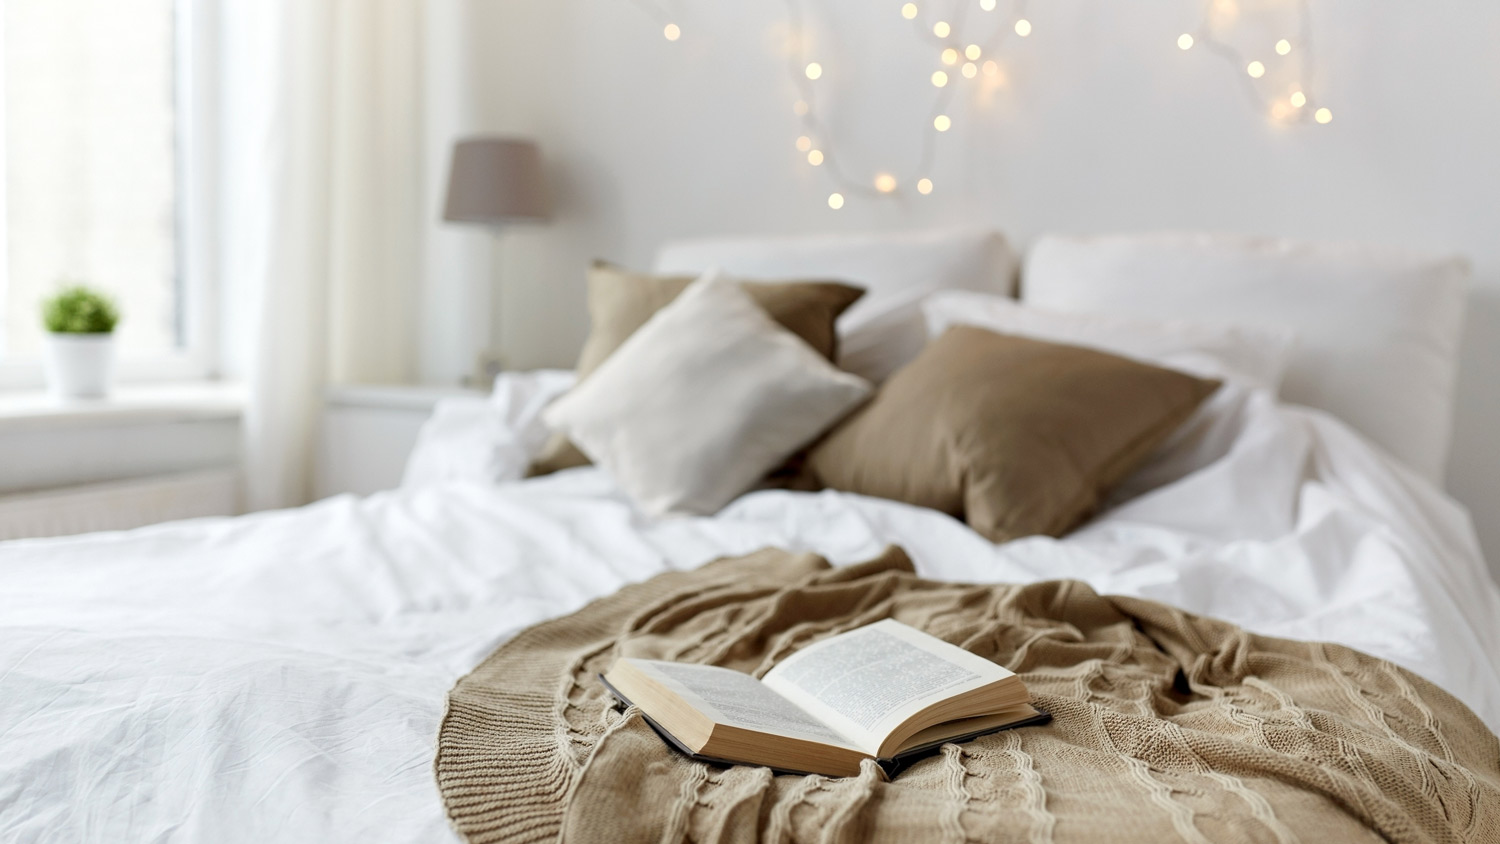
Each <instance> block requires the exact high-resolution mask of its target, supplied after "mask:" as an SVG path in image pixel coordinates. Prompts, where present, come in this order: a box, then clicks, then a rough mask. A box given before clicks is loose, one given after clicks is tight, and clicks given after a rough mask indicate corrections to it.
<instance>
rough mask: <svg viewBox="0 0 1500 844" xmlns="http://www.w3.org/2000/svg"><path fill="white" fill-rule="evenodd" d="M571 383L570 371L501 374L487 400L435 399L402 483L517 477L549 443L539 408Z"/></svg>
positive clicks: (497, 480) (406, 485)
mask: <svg viewBox="0 0 1500 844" xmlns="http://www.w3.org/2000/svg"><path fill="white" fill-rule="evenodd" d="M573 382H574V377H573V372H572V370H563V369H537V370H532V371H529V372H519V371H518V372H502V373H500V374H499V375H498V376H497V377H496V378H495V389H494V390H493V391H492V392H491V393H490V395H489V397H488V398H481V397H478V396H475V397H467V396H465V397H459V398H451V399H443V400H442V401H440V402H438V403H437V406H436V407H434V408H433V410H432V416H430V417H429V418H428V419H427V421H426V422H425V423H423V424H422V430H421V431H420V432H418V434H417V442H416V445H415V446H413V447H412V451H411V455H410V456H408V457H407V458H406V474H405V475H403V476H402V478H401V486H402V487H403V488H411V487H420V486H428V485H433V484H443V483H451V482H453V481H474V482H478V483H492V484H493V483H502V482H505V481H518V480H520V479H521V478H523V477H524V476H525V475H526V467H527V466H529V465H530V464H531V461H532V460H533V459H534V458H535V457H536V454H537V452H538V451H540V450H541V448H542V444H543V443H545V442H546V441H547V436H548V434H549V432H548V430H547V426H546V424H545V423H544V422H543V421H542V410H543V409H545V408H546V407H547V405H548V404H550V403H551V402H552V401H553V400H554V399H556V398H557V397H558V396H560V395H562V394H563V393H565V392H567V391H568V389H569V388H570V387H572V386H573Z"/></svg>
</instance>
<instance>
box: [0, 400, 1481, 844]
mask: <svg viewBox="0 0 1500 844" xmlns="http://www.w3.org/2000/svg"><path fill="white" fill-rule="evenodd" d="M512 377H513V379H514V381H513V383H511V384H510V386H511V387H512V388H515V389H517V390H519V394H525V395H529V396H530V398H531V399H532V400H531V401H530V402H529V405H528V406H536V405H538V404H539V403H538V402H536V401H534V399H535V392H536V391H535V384H534V383H530V382H528V381H527V380H526V377H524V376H512ZM528 384H530V386H528ZM514 410H515V409H514V408H510V409H508V410H507V412H510V413H514ZM512 421H515V422H518V423H519V422H524V420H514V419H513V420H512ZM519 439H521V440H527V439H528V438H527V437H525V436H521V437H519ZM1172 453H1173V455H1174V456H1173V457H1172V458H1171V459H1165V460H1158V461H1156V463H1155V464H1153V465H1152V466H1151V467H1149V468H1148V469H1147V470H1146V471H1144V472H1143V473H1141V474H1140V475H1138V476H1137V477H1136V478H1135V479H1134V480H1133V481H1132V486H1134V487H1135V488H1136V489H1140V488H1142V487H1146V486H1151V485H1153V484H1156V483H1163V482H1165V485H1164V486H1160V487H1158V488H1156V489H1154V491H1151V492H1148V493H1146V494H1144V495H1141V496H1139V497H1136V498H1133V499H1131V500H1129V501H1128V502H1127V503H1125V504H1124V505H1123V506H1120V507H1117V508H1115V509H1113V510H1111V511H1110V512H1108V513H1107V514H1106V515H1105V516H1104V517H1102V518H1101V519H1099V520H1097V521H1096V522H1094V523H1093V524H1091V525H1089V526H1087V527H1086V528H1084V529H1083V530H1081V531H1078V532H1077V533H1075V534H1073V535H1072V536H1070V537H1069V538H1067V539H1065V540H1062V541H1057V540H1052V539H1045V538H1038V539H1030V540H1025V541H1020V542H1014V543H1011V544H1008V545H1005V546H1000V547H996V546H994V545H992V544H990V543H989V542H987V541H985V540H984V539H982V538H980V537H979V536H978V535H977V534H974V533H973V532H972V531H970V530H968V529H967V528H966V527H964V526H963V525H962V524H960V523H958V522H956V521H954V520H952V519H950V518H948V517H946V516H943V515H940V514H938V513H935V512H932V511H926V510H921V509H918V508H914V507H909V506H905V505H901V504H897V503H894V502H888V501H879V500H875V499H868V498H861V497H857V496H852V495H844V494H838V493H833V492H825V493H820V494H796V493H787V492H778V491H771V492H758V493H754V494H751V495H747V496H745V497H743V498H741V499H740V500H739V501H737V502H735V503H734V504H732V505H731V506H730V507H729V508H728V509H727V510H726V511H725V512H723V513H722V514H720V515H719V516H717V517H714V518H691V519H676V520H669V521H663V522H656V523H651V522H647V521H645V520H643V519H641V518H640V517H638V516H637V515H635V514H634V513H633V512H632V510H631V508H630V507H629V506H628V505H627V504H626V503H625V502H624V501H623V499H622V498H621V496H620V495H619V493H618V491H617V490H616V489H615V488H614V487H613V485H612V484H611V483H610V481H609V480H608V478H607V477H605V476H604V475H603V474H602V473H600V472H598V471H597V470H593V469H581V470H574V471H571V472H566V473H562V474H559V475H556V476H552V477H549V478H543V479H538V480H534V481H528V482H525V483H506V484H500V485H495V484H491V483H484V482H473V481H464V480H449V481H445V482H442V483H436V484H430V485H425V486H420V487H418V488H413V489H406V490H402V491H397V492H392V493H387V494H381V495H376V496H373V497H371V498H368V499H363V500H358V499H354V498H348V497H344V498H337V499H333V500H330V501H327V502H324V503H321V504H318V505H315V506H312V507H307V508H303V509H300V510H292V511H286V512H279V513H268V514H261V515H254V516H248V517H244V518H240V519H228V520H206V521H197V522H184V523H179V524H175V525H167V526H162V527H158V528H152V529H147V530H141V531H136V532H132V533H126V534H113V535H98V536H92V537H82V538H75V539H66V540H55V541H39V542H23V543H11V544H8V545H0V840H3V841H7V842H27V841H48V842H56V841H120V842H125V841H130V842H136V841H216V842H233V841H246V842H250V841H254V842H262V841H278V842H328V841H346V840H347V841H383V842H407V841H410V842H418V841H422V842H431V841H443V840H452V839H453V837H454V836H453V834H452V832H451V831H450V830H449V829H448V827H447V823H446V820H445V818H444V815H443V811H442V808H441V804H440V802H439V798H438V794H437V790H436V786H435V785H434V782H433V778H432V773H431V758H432V748H433V740H434V736H435V734H436V730H437V726H438V721H439V718H440V717H441V715H442V711H443V704H444V695H445V693H446V691H447V690H448V688H449V687H450V686H451V685H452V684H453V682H454V681H455V680H456V679H457V678H458V677H459V676H460V675H462V674H463V673H465V672H466V671H468V670H469V669H470V668H472V667H473V666H474V665H475V664H476V663H477V662H478V661H479V660H480V659H482V658H483V657H484V656H485V655H486V654H487V653H488V652H489V651H490V650H491V649H492V648H494V647H495V646H496V645H498V644H500V643H501V642H503V641H505V640H506V638H507V637H509V636H511V635H513V634H514V633H515V632H516V631H518V630H520V629H521V628H523V627H525V626H527V625H530V624H533V623H536V622H538V621H541V620H543V619H547V618H552V617H555V616H558V615H561V614H564V613H567V612H569V611H571V610H574V609H577V608H578V607H580V606H582V605H583V604H584V603H586V602H587V601H589V600H591V599H594V598H597V597H600V596H603V595H607V594H609V593H611V592H613V591H614V590H616V589H618V588H619V587H620V586H622V585H624V584H626V583H630V582H633V581H639V580H642V579H645V578H647V577H650V576H651V575H653V574H656V573H658V572H661V571H663V570H666V569H668V568H676V569H686V568H690V567H693V566H697V565H700V564H702V563H703V562H705V561H707V560H710V559H713V558H715V557H719V556H723V555H729V554H742V553H747V552H750V551H753V550H755V549H758V548H761V547H764V546H768V545H774V546H781V547H785V548H793V549H811V550H815V551H817V552H819V553H822V554H825V555H827V556H828V557H830V558H831V559H832V560H833V561H835V562H836V563H850V562H855V561H859V560H862V559H865V558H868V557H870V556H872V555H874V554H875V553H877V552H878V551H879V550H880V549H881V548H882V547H883V546H884V545H886V544H887V543H899V544H901V545H903V546H905V547H906V548H907V549H908V550H909V551H910V552H911V553H912V556H913V557H914V559H915V561H916V563H917V566H918V568H919V570H920V571H921V572H922V573H923V574H925V575H927V576H930V577H936V578H947V579H957V580H968V581H984V582H991V581H994V582H1018V583H1019V582H1029V581H1035V580H1042V579H1049V578H1058V577H1072V578H1079V579H1082V580H1085V581H1088V582H1089V583H1091V584H1092V585H1093V586H1094V587H1095V588H1096V589H1099V590H1100V591H1103V592H1108V593H1119V594H1127V595H1139V596H1143V597H1148V598H1154V599H1158V600H1163V601H1168V602H1171V603H1173V604H1177V605H1179V606H1182V607H1185V608H1187V609H1189V610H1191V611H1194V612H1199V613H1206V614H1210V615H1214V616H1219V617H1223V618H1227V619H1230V620H1232V621H1235V622H1238V623H1240V624H1242V625H1244V626H1246V627H1248V628H1250V629H1252V630H1255V631H1259V632H1263V633H1267V634H1271V635H1277V636H1289V637H1296V638H1305V639H1320V640H1330V641H1335V642H1341V643H1344V644H1348V645H1351V646H1354V647H1356V648H1360V649H1362V650H1364V651H1367V652H1369V653H1373V654H1377V655H1379V656H1383V657H1386V658H1388V659H1391V660H1394V661H1395V662H1397V663H1399V664H1401V665H1404V666H1406V667H1408V668H1410V669H1412V670H1414V671H1417V672H1418V673H1420V674H1422V675H1424V676H1426V677H1428V678H1430V679H1432V680H1434V681H1436V682H1438V683H1439V684H1441V685H1443V686H1444V687H1445V688H1447V689H1449V690H1450V691H1452V692H1453V693H1454V694H1456V695H1457V696H1458V697H1459V698H1461V699H1462V700H1464V701H1465V702H1466V703H1467V704H1468V705H1469V706H1470V707H1472V708H1473V709H1474V710H1475V711H1476V712H1478V713H1479V715H1480V717H1481V718H1483V719H1484V720H1485V722H1486V723H1487V724H1488V725H1489V726H1490V727H1491V729H1496V728H1500V675H1497V671H1496V668H1495V666H1494V665H1493V664H1492V660H1491V659H1490V655H1493V654H1496V653H1500V621H1497V620H1500V594H1497V590H1496V588H1495V585H1494V584H1493V583H1492V582H1491V580H1490V579H1489V576H1488V574H1487V572H1486V571H1485V569H1484V566H1483V563H1482V560H1481V558H1480V554H1479V551H1478V550H1477V544H1476V542H1475V540H1474V535H1473V531H1472V529H1471V527H1470V525H1469V523H1468V520H1467V516H1466V515H1465V514H1464V512H1463V511H1462V510H1461V509H1460V508H1459V507H1458V506H1457V505H1455V504H1454V503H1453V502H1452V501H1450V500H1449V499H1448V498H1446V497H1445V496H1443V495H1442V494H1440V493H1438V492H1437V491H1436V490H1435V489H1433V488H1432V487H1431V486H1429V485H1428V484H1427V483H1426V482H1425V481H1422V480H1421V479H1419V478H1417V477H1416V476H1415V475H1414V474H1412V473H1410V472H1408V471H1406V470H1404V469H1402V468H1400V467H1399V466H1396V465H1395V464H1394V463H1393V462H1392V461H1390V460H1389V459H1387V458H1384V457H1382V456H1381V455H1379V454H1378V453H1377V452H1376V451H1375V450H1374V449H1372V448H1371V447H1370V446H1368V445H1367V444H1366V443H1365V442H1364V441H1363V440H1361V439H1360V438H1359V437H1358V436H1356V435H1354V434H1352V433H1350V432H1349V430H1348V429H1347V428H1346V427H1344V426H1343V425H1341V424H1339V423H1337V422H1336V421H1334V420H1332V419H1330V418H1328V417H1326V416H1323V415H1321V414H1318V413H1315V412H1311V411H1305V410H1298V409H1292V408H1282V407H1278V406H1277V405H1276V404H1275V403H1274V401H1273V400H1271V399H1270V398H1269V397H1268V396H1266V395H1265V394H1263V393H1256V392H1248V391H1244V390H1241V389H1239V388H1226V390H1225V391H1223V392H1222V393H1221V394H1220V395H1219V396H1218V397H1217V398H1216V399H1215V400H1214V406H1213V409H1212V412H1205V413H1204V414H1200V417H1199V418H1198V419H1197V420H1196V421H1195V422H1194V423H1192V424H1190V425H1189V426H1188V428H1187V429H1185V431H1184V432H1183V433H1182V434H1181V435H1180V436H1179V437H1178V438H1177V442H1176V444H1175V449H1174V450H1173V452H1172ZM513 469H514V467H512V470H513ZM506 471H511V470H506ZM1184 473H1185V474H1184Z"/></svg>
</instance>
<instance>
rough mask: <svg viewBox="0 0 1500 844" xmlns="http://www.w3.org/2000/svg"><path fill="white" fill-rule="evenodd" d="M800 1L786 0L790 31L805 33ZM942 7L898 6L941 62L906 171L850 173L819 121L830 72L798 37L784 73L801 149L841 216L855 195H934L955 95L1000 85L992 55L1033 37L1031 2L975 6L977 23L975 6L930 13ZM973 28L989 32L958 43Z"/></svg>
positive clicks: (934, 1)
mask: <svg viewBox="0 0 1500 844" xmlns="http://www.w3.org/2000/svg"><path fill="white" fill-rule="evenodd" d="M803 1H804V0H787V16H788V24H789V30H790V31H791V32H793V33H801V32H803V31H804V29H803V18H804V15H803V6H802V3H803ZM939 2H940V0H930V2H924V3H917V2H909V3H905V4H903V5H901V6H898V7H896V12H897V13H898V14H899V15H900V16H901V17H902V18H904V19H906V20H908V21H911V22H912V26H913V28H914V31H915V32H916V33H917V36H918V37H919V38H920V39H921V40H922V41H923V42H924V43H925V44H926V46H927V47H928V48H929V49H931V50H932V51H933V57H934V58H935V59H936V63H935V65H934V66H933V68H932V70H930V71H929V72H928V77H927V81H928V82H929V83H930V84H931V85H932V87H933V89H934V100H933V104H932V108H931V110H930V112H929V113H928V115H927V117H926V118H925V121H926V124H927V126H928V129H927V130H926V131H924V132H923V136H922V137H923V140H922V146H921V151H920V153H919V154H918V156H917V159H916V161H915V162H914V163H913V166H911V167H909V168H885V169H879V170H877V171H875V172H874V173H872V174H871V175H870V176H869V177H867V178H861V177H860V176H859V175H858V174H855V173H853V172H851V171H850V169H849V167H848V166H847V165H846V164H845V162H844V160H843V157H842V156H840V155H837V154H836V150H837V149H838V144H837V143H836V139H835V138H834V136H833V132H832V130H831V129H830V128H829V126H828V125H827V124H826V123H825V122H824V121H823V120H821V119H820V117H819V110H818V104H819V102H820V101H821V100H822V96H820V95H821V89H822V87H823V86H822V85H819V84H818V83H819V81H820V80H821V79H822V78H823V75H824V74H825V73H826V72H830V71H829V70H828V69H825V68H824V66H823V62H822V61H820V59H824V57H821V56H813V55H810V54H809V51H808V47H807V40H806V39H804V38H800V37H797V38H794V39H793V44H792V50H791V51H790V54H789V56H788V58H787V72H788V78H789V79H790V80H791V82H792V85H793V86H794V87H795V89H796V91H797V100H796V101H795V102H794V103H793V104H792V113H793V114H795V115H796V116H797V117H798V118H799V124H800V125H799V128H800V131H801V134H800V135H799V136H798V138H797V149H798V151H799V152H803V153H805V154H806V155H807V163H808V164H809V165H810V166H813V167H819V168H821V169H822V171H823V172H824V173H826V174H827V178H828V180H829V181H830V182H831V183H832V186H833V188H834V190H833V193H831V194H830V195H829V197H828V207H829V208H831V209H833V210H835V211H837V210H839V209H841V208H844V207H845V206H846V205H847V204H848V202H849V201H851V200H852V199H854V198H856V197H858V198H887V197H892V196H899V195H901V194H902V193H903V185H913V186H915V188H916V192H917V194H918V195H920V196H929V195H931V194H932V192H933V190H934V185H933V182H932V178H931V175H930V174H931V171H932V167H933V161H934V159H935V158H936V141H937V137H938V136H940V135H942V134H943V133H945V132H948V131H949V130H951V129H952V128H953V125H954V123H953V117H952V116H951V115H950V114H949V112H950V111H951V109H950V105H951V104H952V103H953V98H954V96H955V95H956V94H957V93H958V91H959V90H960V89H961V88H962V86H963V84H965V83H970V82H972V83H976V84H986V85H992V86H993V85H998V84H1002V83H1003V78H1004V77H1003V73H1002V71H1001V69H1000V64H999V63H998V62H997V61H995V59H994V58H992V57H993V56H995V55H997V53H998V52H999V49H1000V47H1001V45H1002V44H1003V43H1004V42H1005V40H1006V39H1007V38H1008V37H1011V36H1012V35H1014V36H1017V37H1020V38H1025V37H1027V36H1029V35H1031V32H1032V26H1031V21H1029V20H1028V19H1027V18H1026V0H1014V2H1013V4H1012V7H1011V14H1010V16H1009V17H1003V16H997V15H994V14H991V13H993V12H994V11H995V8H996V0H977V4H978V7H979V11H980V12H981V13H983V14H981V15H979V16H978V17H977V18H976V19H974V20H971V19H970V12H971V11H972V7H973V6H974V5H975V2H976V0H951V1H950V2H947V3H944V4H943V5H944V8H943V13H933V12H932V9H933V7H934V6H936V5H938V3H939ZM970 30H974V31H979V32H983V33H985V34H984V36H983V37H982V38H974V39H964V38H961V37H959V36H960V33H963V32H968V31H970ZM804 141H806V142H807V146H806V148H804V147H803V142H804ZM900 173H904V174H906V179H908V180H911V181H906V182H903V180H902V177H901V176H900V175H898V174H900ZM907 190H910V188H907Z"/></svg>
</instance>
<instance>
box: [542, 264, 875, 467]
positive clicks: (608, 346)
mask: <svg viewBox="0 0 1500 844" xmlns="http://www.w3.org/2000/svg"><path fill="white" fill-rule="evenodd" d="M696 279H697V276H657V275H650V274H648V273H634V272H630V271H629V270H625V269H621V268H620V267H617V266H615V265H613V264H610V263H607V262H604V261H595V262H594V265H593V267H591V268H590V269H589V277H588V285H589V290H588V294H589V318H590V320H591V323H592V324H591V327H590V329H589V339H588V341H587V342H585V343H584V345H583V351H582V352H581V353H580V354H579V355H578V367H577V371H578V380H580V381H582V380H583V379H584V378H587V377H588V376H589V373H591V372H593V371H594V370H595V369H598V368H599V365H600V364H602V363H604V361H605V359H607V358H608V357H609V356H610V355H612V354H614V351H615V349H618V348H620V345H621V344H623V343H624V342H625V341H626V340H627V339H629V338H630V335H632V334H634V333H635V332H636V329H638V328H640V327H641V326H642V325H645V324H646V320H648V319H650V318H651V317H652V315H654V314H655V313H656V312H657V311H659V310H661V309H662V308H664V307H666V306H667V304H668V303H670V302H671V301H672V300H673V299H676V298H677V294H679V293H681V292H682V291H683V290H686V289H687V286H688V285H689V284H692V283H693V282H694V281H695V280H696ZM743 284H744V287H745V292H747V293H749V294H750V298H752V299H754V300H755V303H756V304H758V305H760V306H761V307H762V308H764V309H765V311H766V313H767V314H769V315H770V316H771V318H772V319H774V320H776V321H777V322H779V323H781V325H783V326H785V327H786V328H787V330H789V331H791V332H792V333H793V334H796V335H797V336H798V337H801V338H802V339H803V340H805V341H807V344H808V345H810V346H812V347H813V348H814V349H816V350H817V351H818V354H821V355H822V356H823V357H825V358H827V359H829V360H830V361H831V360H834V359H835V358H836V357H837V355H838V333H837V331H836V330H835V328H834V322H835V321H836V320H837V319H838V317H839V314H842V313H843V312H844V311H845V310H847V309H848V308H849V306H850V305H852V304H854V303H855V301H856V300H858V299H859V297H861V296H863V295H864V293H865V292H864V290H862V289H860V288H858V287H851V286H850V285H847V284H839V283H837V282H832V281H792V282H780V283H771V282H756V281H747V282H743ZM587 465H589V459H588V457H586V456H584V454H583V452H581V451H579V450H578V447H577V446H575V445H573V443H572V442H570V441H569V440H568V438H567V437H565V436H563V435H562V434H553V435H552V437H551V439H549V440H548V441H547V444H546V445H545V446H543V448H542V451H541V453H540V454H539V455H538V456H537V458H536V460H534V461H532V464H531V468H530V469H529V470H528V471H527V475H528V476H530V477H535V476H537V475H547V474H551V473H552V472H557V471H561V470H563V469H571V468H573V467H575V466H587Z"/></svg>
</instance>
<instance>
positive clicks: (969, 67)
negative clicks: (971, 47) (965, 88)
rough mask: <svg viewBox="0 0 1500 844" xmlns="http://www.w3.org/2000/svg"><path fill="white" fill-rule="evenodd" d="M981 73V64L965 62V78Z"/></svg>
mask: <svg viewBox="0 0 1500 844" xmlns="http://www.w3.org/2000/svg"><path fill="white" fill-rule="evenodd" d="M978 75H979V65H977V64H974V63H973V62H964V78H965V79H973V78H974V77H976V76H978Z"/></svg>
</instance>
